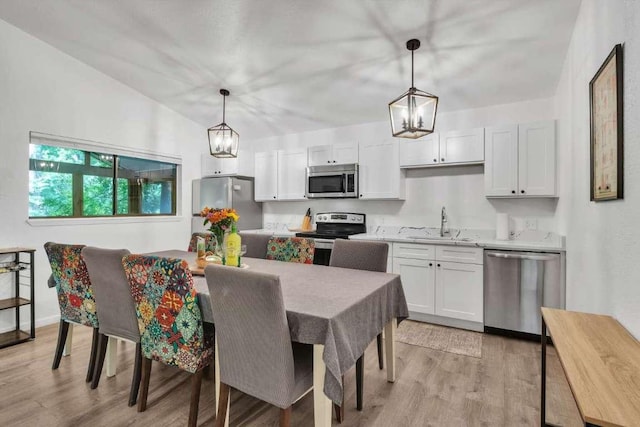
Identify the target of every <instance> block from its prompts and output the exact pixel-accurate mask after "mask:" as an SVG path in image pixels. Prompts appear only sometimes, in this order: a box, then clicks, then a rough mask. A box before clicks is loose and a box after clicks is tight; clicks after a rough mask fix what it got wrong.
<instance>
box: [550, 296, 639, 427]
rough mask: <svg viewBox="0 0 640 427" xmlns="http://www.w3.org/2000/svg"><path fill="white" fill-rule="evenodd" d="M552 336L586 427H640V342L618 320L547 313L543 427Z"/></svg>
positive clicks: (575, 313) (588, 315)
mask: <svg viewBox="0 0 640 427" xmlns="http://www.w3.org/2000/svg"><path fill="white" fill-rule="evenodd" d="M547 328H548V329H549V335H551V339H552V340H553V344H554V346H555V348H556V351H557V353H558V357H559V358H560V363H561V364H562V369H563V370H564V373H565V375H566V377H567V380H568V382H569V386H570V387H571V392H572V393H573V397H574V399H575V401H576V403H577V405H578V409H579V410H580V415H581V416H582V420H583V421H584V423H585V425H586V426H593V425H595V426H603V427H604V426H637V425H640V342H638V340H636V339H635V338H634V337H633V336H631V334H630V333H629V332H628V331H627V330H626V329H625V328H624V327H623V326H622V325H621V324H620V323H619V322H618V321H617V320H615V319H614V318H612V317H610V316H603V315H598V314H587V313H578V312H573V311H565V310H557V309H552V308H546V307H543V308H542V335H541V343H542V372H541V387H540V394H541V396H540V421H541V425H543V426H546V425H549V424H546V422H545V393H546V356H547V355H546V353H547V340H546V339H544V337H546V334H547Z"/></svg>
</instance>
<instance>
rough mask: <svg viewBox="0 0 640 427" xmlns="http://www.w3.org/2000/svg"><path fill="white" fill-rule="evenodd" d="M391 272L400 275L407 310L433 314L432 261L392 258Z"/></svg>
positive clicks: (433, 274) (433, 270) (433, 272)
mask: <svg viewBox="0 0 640 427" xmlns="http://www.w3.org/2000/svg"><path fill="white" fill-rule="evenodd" d="M393 273H394V274H399V275H400V278H401V280H402V288H403V289H404V295H405V297H406V299H407V306H408V307H409V310H410V311H415V312H418V313H425V314H434V312H435V311H434V282H435V268H434V261H426V260H419V259H409V258H393Z"/></svg>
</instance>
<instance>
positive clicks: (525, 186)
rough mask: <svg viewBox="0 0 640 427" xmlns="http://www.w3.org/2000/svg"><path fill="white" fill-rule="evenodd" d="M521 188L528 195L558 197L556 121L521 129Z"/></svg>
mask: <svg viewBox="0 0 640 427" xmlns="http://www.w3.org/2000/svg"><path fill="white" fill-rule="evenodd" d="M518 189H519V191H520V194H522V195H525V196H555V195H556V126H555V121H544V122H536V123H528V124H523V125H520V126H518Z"/></svg>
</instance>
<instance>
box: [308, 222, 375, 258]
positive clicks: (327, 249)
mask: <svg viewBox="0 0 640 427" xmlns="http://www.w3.org/2000/svg"><path fill="white" fill-rule="evenodd" d="M315 222H316V231H312V232H303V233H296V236H297V237H311V238H313V239H314V240H315V244H316V250H315V255H314V257H313V263H314V264H321V265H329V258H330V257H331V249H333V241H334V240H335V239H348V238H349V236H352V235H354V234H361V233H366V232H367V224H366V216H365V214H360V213H348V212H323V213H318V214H316V215H315Z"/></svg>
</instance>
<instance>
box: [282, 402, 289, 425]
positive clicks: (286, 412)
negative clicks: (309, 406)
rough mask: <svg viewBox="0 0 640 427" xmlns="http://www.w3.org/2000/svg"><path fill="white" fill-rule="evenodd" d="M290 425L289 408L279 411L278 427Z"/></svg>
mask: <svg viewBox="0 0 640 427" xmlns="http://www.w3.org/2000/svg"><path fill="white" fill-rule="evenodd" d="M289 424H291V406H289V407H288V408H285V409H280V427H289Z"/></svg>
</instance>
